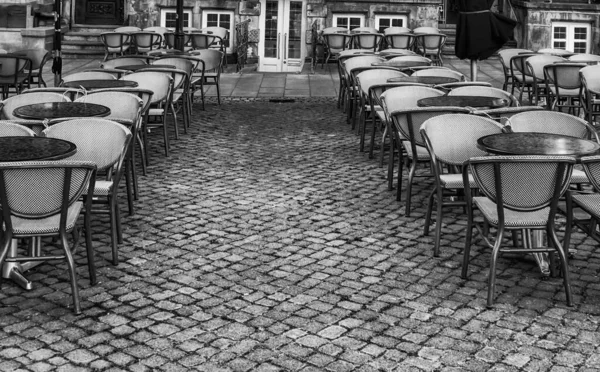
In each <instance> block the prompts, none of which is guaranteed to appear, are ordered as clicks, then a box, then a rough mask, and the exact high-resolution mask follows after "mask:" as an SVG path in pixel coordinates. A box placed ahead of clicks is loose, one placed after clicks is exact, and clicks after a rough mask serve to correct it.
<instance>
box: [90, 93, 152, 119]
mask: <svg viewBox="0 0 600 372" xmlns="http://www.w3.org/2000/svg"><path fill="white" fill-rule="evenodd" d="M100 92H117V93H129V94H133V95H134V96H136V97H138V98H140V99H141V100H142V110H141V111H142V112H141V114H142V115H144V114H145V113H146V111H147V110H148V109H149V108H150V103H151V102H152V96H153V95H154V92H152V91H151V90H149V89H142V88H107V89H96V90H94V91H93V94H96V93H100Z"/></svg>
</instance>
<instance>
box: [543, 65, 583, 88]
mask: <svg viewBox="0 0 600 372" xmlns="http://www.w3.org/2000/svg"><path fill="white" fill-rule="evenodd" d="M585 66H586V64H585V63H576V62H571V63H563V62H561V63H554V64H551V65H546V66H544V79H545V80H546V83H547V84H548V85H554V87H555V88H557V89H558V88H560V89H579V88H580V87H581V78H580V77H579V71H580V70H581V69H582V68H584V67H585Z"/></svg>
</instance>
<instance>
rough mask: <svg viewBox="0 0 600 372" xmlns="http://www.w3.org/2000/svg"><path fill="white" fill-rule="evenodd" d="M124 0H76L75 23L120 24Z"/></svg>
mask: <svg viewBox="0 0 600 372" xmlns="http://www.w3.org/2000/svg"><path fill="white" fill-rule="evenodd" d="M124 14H125V0H101V1H99V0H77V1H76V2H75V23H78V24H85V25H122V24H123V23H124Z"/></svg>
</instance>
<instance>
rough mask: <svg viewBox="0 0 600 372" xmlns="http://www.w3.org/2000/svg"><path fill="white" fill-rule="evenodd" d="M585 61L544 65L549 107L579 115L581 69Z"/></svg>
mask: <svg viewBox="0 0 600 372" xmlns="http://www.w3.org/2000/svg"><path fill="white" fill-rule="evenodd" d="M585 66H586V64H585V63H555V64H551V65H546V66H544V80H545V82H546V91H547V92H548V96H549V97H548V98H549V99H548V109H549V110H558V111H563V110H564V109H565V108H566V109H567V112H569V113H571V114H573V115H579V110H580V108H581V100H580V93H581V87H582V85H581V78H580V77H579V71H580V70H581V69H582V68H584V67H585Z"/></svg>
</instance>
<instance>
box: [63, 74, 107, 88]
mask: <svg viewBox="0 0 600 372" xmlns="http://www.w3.org/2000/svg"><path fill="white" fill-rule="evenodd" d="M76 80H116V77H115V75H113V74H111V73H109V72H104V71H81V72H75V73H73V74H70V75H67V76H64V77H63V78H62V82H61V85H62V84H64V83H66V82H69V81H76Z"/></svg>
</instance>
